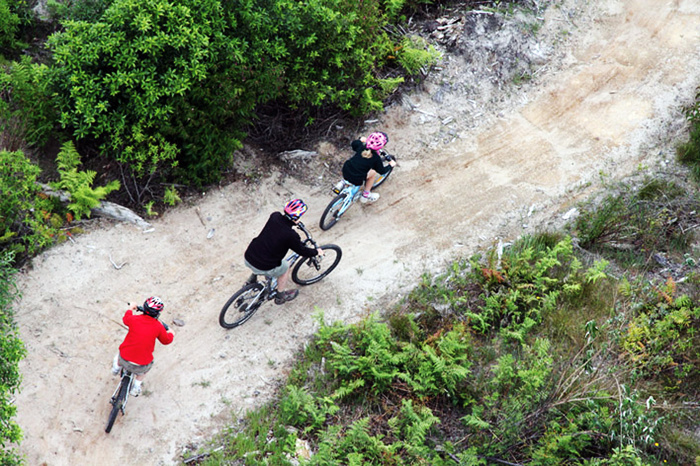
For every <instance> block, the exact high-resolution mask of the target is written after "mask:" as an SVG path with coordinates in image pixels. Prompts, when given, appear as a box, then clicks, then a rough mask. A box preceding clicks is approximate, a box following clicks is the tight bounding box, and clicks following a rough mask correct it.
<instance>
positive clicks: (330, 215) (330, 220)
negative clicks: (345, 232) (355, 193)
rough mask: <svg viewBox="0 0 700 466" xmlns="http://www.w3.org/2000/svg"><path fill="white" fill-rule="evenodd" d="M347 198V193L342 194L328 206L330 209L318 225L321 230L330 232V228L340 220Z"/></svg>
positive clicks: (325, 211) (322, 216) (325, 212)
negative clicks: (341, 210)
mask: <svg viewBox="0 0 700 466" xmlns="http://www.w3.org/2000/svg"><path fill="white" fill-rule="evenodd" d="M347 196H348V194H347V193H340V194H338V195H337V196H335V197H334V198H333V200H332V201H331V203H330V204H328V207H326V210H324V211H323V215H321V221H320V222H319V224H318V226H319V227H321V230H323V231H326V230H330V228H331V227H332V226H333V225H335V224H336V222H337V221H338V220H339V219H340V214H339V212H340V209H341V208H342V207H343V203H344V202H345V198H346V197H347Z"/></svg>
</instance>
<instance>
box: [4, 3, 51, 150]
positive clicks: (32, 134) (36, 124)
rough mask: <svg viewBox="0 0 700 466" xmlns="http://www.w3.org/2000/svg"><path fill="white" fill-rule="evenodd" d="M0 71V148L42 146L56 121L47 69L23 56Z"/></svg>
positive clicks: (15, 148) (12, 148) (13, 148)
mask: <svg viewBox="0 0 700 466" xmlns="http://www.w3.org/2000/svg"><path fill="white" fill-rule="evenodd" d="M0 1H1V0H0ZM3 71H4V72H3V73H2V74H0V125H1V126H0V131H2V139H3V142H4V145H3V147H5V148H6V149H8V150H18V149H21V148H22V147H23V146H24V145H25V143H26V144H29V145H40V144H43V143H45V142H46V141H47V139H48V137H49V135H50V133H51V132H52V131H53V130H54V129H55V127H56V123H57V121H58V116H57V114H56V110H55V108H54V106H53V102H52V98H51V96H50V94H51V91H50V88H49V83H48V80H47V71H48V67H47V66H46V65H39V64H34V63H32V62H31V59H30V58H29V57H28V56H24V57H22V59H21V60H20V61H19V62H14V63H12V64H11V65H10V66H9V67H7V68H6V69H5V70H3Z"/></svg>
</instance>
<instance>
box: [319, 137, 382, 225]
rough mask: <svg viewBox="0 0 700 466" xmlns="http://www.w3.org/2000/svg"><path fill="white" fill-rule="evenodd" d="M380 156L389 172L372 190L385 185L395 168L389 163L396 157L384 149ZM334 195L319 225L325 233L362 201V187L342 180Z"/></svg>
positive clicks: (379, 177) (334, 189)
mask: <svg viewBox="0 0 700 466" xmlns="http://www.w3.org/2000/svg"><path fill="white" fill-rule="evenodd" d="M379 155H380V157H381V158H382V162H383V163H384V166H389V171H387V172H386V173H384V174H383V175H379V176H378V177H377V179H376V180H375V181H374V184H373V185H372V189H374V188H378V187H379V186H381V185H382V184H384V182H385V181H386V179H387V178H389V175H391V172H392V171H393V167H391V166H390V165H389V162H390V161H391V160H396V157H394V156H393V155H391V154H389V153H388V152H386V151H385V150H384V149H382V150H380V151H379ZM333 193H334V194H336V196H335V197H334V198H333V200H332V201H331V202H330V204H328V207H326V210H324V211H323V215H321V221H320V222H319V224H318V226H320V227H321V230H323V231H326V230H329V229H330V228H331V227H332V226H333V225H335V224H336V223H337V222H338V220H340V217H342V216H343V214H344V213H345V212H346V211H347V210H348V209H349V208H350V206H351V205H353V204H354V203H355V202H356V201H358V200H359V199H360V196H362V186H356V185H354V184H351V183H348V182H347V181H345V180H342V181H340V182H338V184H336V185H335V186H334V187H333Z"/></svg>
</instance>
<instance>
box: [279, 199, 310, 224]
mask: <svg viewBox="0 0 700 466" xmlns="http://www.w3.org/2000/svg"><path fill="white" fill-rule="evenodd" d="M306 209H307V207H306V204H305V203H304V201H302V200H301V199H294V200H293V201H289V202H287V204H286V205H285V206H284V213H285V215H286V216H287V217H289V218H290V219H292V220H299V218H301V216H302V215H304V212H306Z"/></svg>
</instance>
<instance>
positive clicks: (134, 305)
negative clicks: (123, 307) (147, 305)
mask: <svg viewBox="0 0 700 466" xmlns="http://www.w3.org/2000/svg"><path fill="white" fill-rule="evenodd" d="M126 304H128V305H129V310H130V311H135V310H137V309H138V304H134V303H126Z"/></svg>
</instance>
